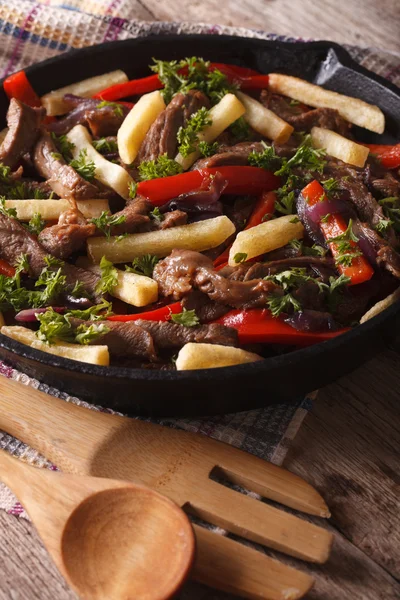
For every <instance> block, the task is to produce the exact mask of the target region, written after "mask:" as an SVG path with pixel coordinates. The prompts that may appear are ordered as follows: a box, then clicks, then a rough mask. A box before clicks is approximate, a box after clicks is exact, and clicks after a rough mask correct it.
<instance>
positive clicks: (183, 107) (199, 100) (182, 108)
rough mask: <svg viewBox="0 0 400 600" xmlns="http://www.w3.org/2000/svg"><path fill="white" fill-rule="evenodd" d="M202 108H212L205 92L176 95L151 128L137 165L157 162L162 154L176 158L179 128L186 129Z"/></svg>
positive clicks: (195, 91)
mask: <svg viewBox="0 0 400 600" xmlns="http://www.w3.org/2000/svg"><path fill="white" fill-rule="evenodd" d="M202 107H206V108H209V107H210V103H209V100H208V98H207V96H205V95H204V94H203V92H200V91H198V90H190V91H189V92H188V93H187V94H176V96H175V97H174V98H173V99H172V100H171V102H170V103H169V104H168V106H167V108H166V109H165V110H163V112H162V113H161V114H160V115H159V116H158V117H157V119H156V120H155V121H154V123H153V125H152V126H151V127H150V129H149V131H148V133H147V135H146V137H145V139H144V141H143V143H142V145H141V147H140V150H139V154H138V157H137V163H141V162H143V161H147V160H155V159H156V158H158V157H159V156H161V155H162V154H167V156H168V157H169V158H175V156H176V155H177V153H178V140H177V134H178V130H179V128H180V127H185V125H186V123H187V121H188V119H189V118H190V117H191V115H192V114H194V113H195V112H197V111H198V110H199V109H200V108H202Z"/></svg>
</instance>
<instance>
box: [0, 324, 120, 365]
mask: <svg viewBox="0 0 400 600" xmlns="http://www.w3.org/2000/svg"><path fill="white" fill-rule="evenodd" d="M0 333H2V334H3V335H6V336H7V337H9V338H11V339H13V340H16V341H17V342H21V343H22V344H26V345H27V346H30V347H31V348H34V349H35V350H42V352H47V353H48V354H54V355H55V356H60V357H61V358H70V359H71V360H79V361H80V362H86V363H91V364H93V365H103V366H105V367H107V366H108V365H109V364H110V354H109V352H108V348H107V346H81V345H80V344H69V343H67V342H59V343H57V344H52V345H51V346H50V345H49V344H46V343H45V342H42V341H41V340H39V339H38V338H37V337H36V334H35V332H34V331H32V330H31V329H27V328H26V327H20V326H19V325H15V326H4V327H2V328H1V329H0Z"/></svg>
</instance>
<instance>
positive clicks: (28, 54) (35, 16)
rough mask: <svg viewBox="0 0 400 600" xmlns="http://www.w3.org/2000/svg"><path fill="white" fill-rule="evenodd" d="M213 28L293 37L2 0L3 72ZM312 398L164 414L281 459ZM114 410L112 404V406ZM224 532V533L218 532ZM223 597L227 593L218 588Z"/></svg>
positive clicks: (4, 500)
mask: <svg viewBox="0 0 400 600" xmlns="http://www.w3.org/2000/svg"><path fill="white" fill-rule="evenodd" d="M181 32H182V33H208V34H210V35H219V34H230V35H238V36H247V37H253V38H260V39H271V40H282V41H294V39H293V38H287V37H284V36H276V35H274V34H269V33H265V32H264V31H254V30H248V29H244V28H233V27H226V26H220V25H213V26H211V25H206V24H199V23H159V22H142V21H137V20H135V14H134V9H132V7H131V3H130V0H85V2H82V1H81V0H70V1H66V2H62V1H61V2H59V1H57V0H42V1H41V2H30V1H27V0H25V1H21V0H6V1H2V0H0V56H1V57H2V61H1V65H0V77H5V76H7V75H9V74H10V73H12V72H14V71H17V70H19V69H22V68H24V67H26V66H28V65H30V64H32V63H36V62H39V61H41V60H44V59H46V58H49V57H51V56H55V55H57V54H60V53H61V52H65V51H67V50H69V49H70V48H81V47H84V46H89V45H93V44H99V43H102V42H106V41H112V40H123V39H127V38H131V37H138V36H146V35H149V34H156V33H164V34H166V33H167V34H168V33H174V34H176V33H181ZM346 49H347V50H348V51H349V52H350V54H351V56H352V57H353V58H354V59H355V60H357V61H358V62H359V63H360V64H362V65H363V66H364V67H366V68H368V69H371V70H373V71H375V72H376V73H379V74H380V75H383V76H384V77H386V78H387V79H389V80H390V81H392V82H393V83H396V84H397V85H400V54H396V53H390V52H385V51H381V50H378V49H375V48H373V49H372V48H360V47H355V46H347V47H346ZM0 373H1V374H2V375H3V376H6V377H12V378H13V379H16V380H19V381H21V382H22V383H24V384H25V385H31V386H34V387H39V389H41V390H43V391H45V392H47V393H49V394H52V395H54V396H56V397H58V398H61V399H63V400H66V401H69V402H74V403H76V404H80V405H84V406H87V407H88V408H90V409H93V410H102V409H99V408H98V407H96V406H93V405H89V404H87V403H85V402H82V401H80V400H79V399H78V398H71V397H69V396H68V395H67V394H64V393H61V392H59V391H58V390H55V389H49V387H48V386H46V385H45V384H43V383H39V382H38V381H35V380H33V379H30V378H29V377H27V376H26V375H24V374H22V373H19V372H18V371H16V370H15V369H12V368H11V367H9V366H7V365H6V364H4V363H2V362H1V361H0ZM310 406H311V403H310V399H309V398H305V399H303V398H299V399H298V400H297V401H296V402H294V403H293V404H292V405H290V406H287V405H280V404H278V405H275V406H271V407H268V408H265V409H262V410H254V411H249V412H246V413H239V414H237V415H224V416H219V417H214V418H207V419H195V420H194V419H191V420H189V419H180V420H172V419H168V420H164V421H162V423H165V424H167V425H169V426H173V427H179V428H182V429H187V430H190V431H194V432H200V433H203V434H204V435H209V436H210V437H213V438H215V439H218V440H222V441H224V442H227V443H229V444H232V445H234V446H236V447H238V448H242V449H243V450H246V451H248V452H251V453H253V454H256V455H257V456H259V457H262V458H264V459H267V460H270V461H272V462H274V463H276V464H281V463H282V461H283V458H284V456H285V454H286V451H287V449H288V447H289V445H290V441H291V440H292V439H293V438H294V436H295V435H296V432H297V430H298V428H299V427H300V425H301V423H302V420H303V418H304V416H305V415H306V414H307V410H308V409H309V408H310ZM108 412H111V411H108ZM0 448H5V449H7V450H8V451H10V452H11V453H12V454H14V455H15V456H18V457H20V458H21V459H23V460H25V461H27V462H29V463H34V464H36V465H37V466H43V467H48V468H52V469H56V467H55V466H54V465H50V463H48V462H47V461H46V460H45V459H44V458H43V457H41V456H40V455H38V454H37V453H36V452H35V451H34V450H32V449H31V448H29V447H27V446H26V445H25V444H22V443H21V442H19V441H18V440H16V439H15V438H12V437H11V436H9V435H7V434H5V433H1V432H0ZM0 509H4V510H6V511H8V512H9V513H11V514H14V515H18V516H22V517H25V518H26V513H25V512H24V510H23V508H22V506H21V505H20V504H19V503H18V501H17V500H16V498H15V497H14V496H13V494H12V493H11V492H10V491H9V490H8V489H7V488H6V487H5V486H2V485H1V484H0ZM220 533H224V532H222V531H220ZM209 594H210V592H209V591H207V589H206V588H204V587H203V586H198V585H194V584H190V585H189V586H187V587H186V588H185V590H184V591H183V592H182V594H181V598H182V600H183V599H188V598H191V599H192V600H193V599H194V598H196V600H200V599H201V598H206V597H207V598H210V595H209ZM212 597H213V598H214V599H215V600H217V598H222V597H224V598H227V596H226V595H222V594H219V593H218V594H213V596H212Z"/></svg>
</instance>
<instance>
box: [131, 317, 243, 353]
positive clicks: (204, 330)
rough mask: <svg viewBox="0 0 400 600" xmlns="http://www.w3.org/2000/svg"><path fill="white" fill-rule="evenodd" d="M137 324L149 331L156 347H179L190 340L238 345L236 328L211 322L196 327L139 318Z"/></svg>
mask: <svg viewBox="0 0 400 600" xmlns="http://www.w3.org/2000/svg"><path fill="white" fill-rule="evenodd" d="M135 324H136V325H138V326H139V327H142V328H143V329H145V330H146V331H147V332H149V333H150V334H151V336H152V338H153V340H154V343H155V346H156V348H158V349H160V350H162V349H170V348H179V347H181V346H184V345H185V344H187V343H189V342H196V343H205V344H221V345H222V346H238V344H239V341H238V334H237V331H236V329H233V328H231V327H225V325H219V324H218V323H210V324H208V325H198V326H195V327H185V326H183V325H179V324H178V323H171V322H162V321H143V320H142V319H139V320H137V321H135Z"/></svg>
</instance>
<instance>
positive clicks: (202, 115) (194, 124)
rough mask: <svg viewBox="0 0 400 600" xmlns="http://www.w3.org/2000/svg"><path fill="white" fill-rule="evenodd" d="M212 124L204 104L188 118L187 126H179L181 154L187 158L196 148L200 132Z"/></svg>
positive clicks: (178, 136)
mask: <svg viewBox="0 0 400 600" xmlns="http://www.w3.org/2000/svg"><path fill="white" fill-rule="evenodd" d="M211 124H212V120H211V119H210V116H209V111H208V110H207V109H206V108H205V107H204V106H203V107H202V108H200V109H199V110H198V111H197V112H195V113H194V114H193V115H192V116H191V117H190V118H189V119H188V121H187V124H186V127H180V128H179V130H178V135H177V138H178V142H179V147H178V151H179V153H180V154H181V156H183V157H184V158H186V157H187V156H189V154H191V153H192V152H194V151H195V150H196V145H197V142H198V134H199V133H200V132H201V131H203V129H205V128H206V127H208V126H209V125H211Z"/></svg>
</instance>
